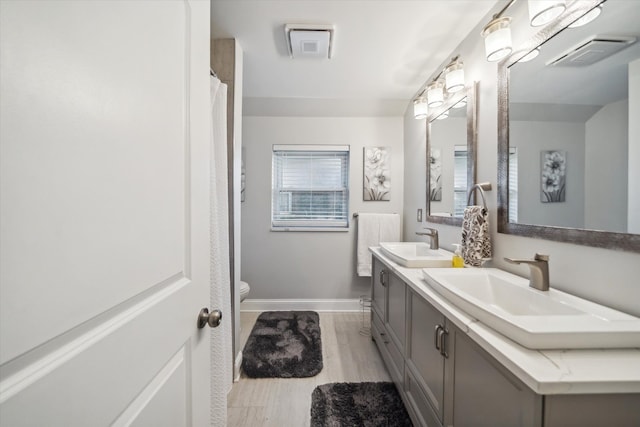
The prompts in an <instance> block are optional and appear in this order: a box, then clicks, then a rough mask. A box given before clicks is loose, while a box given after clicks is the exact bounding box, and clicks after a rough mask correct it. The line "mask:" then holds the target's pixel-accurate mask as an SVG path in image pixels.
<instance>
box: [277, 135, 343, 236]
mask: <svg viewBox="0 0 640 427" xmlns="http://www.w3.org/2000/svg"><path fill="white" fill-rule="evenodd" d="M272 174H273V175H272V180H271V190H272V196H271V226H272V228H274V229H278V228H280V229H289V228H325V229H326V228H346V227H348V225H349V223H348V212H349V146H348V145H347V146H336V145H326V146H325V145H320V146H316V145H274V146H273V165H272Z"/></svg>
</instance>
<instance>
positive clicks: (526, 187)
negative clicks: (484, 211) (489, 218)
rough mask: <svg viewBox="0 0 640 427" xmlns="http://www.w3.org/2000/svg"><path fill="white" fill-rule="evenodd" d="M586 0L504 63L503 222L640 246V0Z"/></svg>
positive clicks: (538, 233) (518, 229)
mask: <svg viewBox="0 0 640 427" xmlns="http://www.w3.org/2000/svg"><path fill="white" fill-rule="evenodd" d="M587 3H589V7H588V8H583V9H580V6H574V7H575V10H574V11H573V12H574V13H573V15H571V14H569V15H568V16H567V18H565V19H563V20H562V21H561V22H560V23H559V24H558V25H557V28H552V29H551V30H547V33H546V34H547V35H548V36H545V34H544V32H542V33H540V34H542V37H541V36H540V34H539V35H538V36H537V37H538V38H540V37H541V38H542V40H540V39H538V40H537V42H540V41H541V42H542V43H538V44H537V45H536V44H535V43H537V42H536V41H532V42H531V43H530V44H529V45H528V46H526V48H525V49H521V50H519V52H520V53H519V54H514V55H512V57H511V58H510V59H508V60H507V61H506V62H505V63H503V64H502V65H501V69H500V73H501V74H500V78H499V82H500V85H501V87H500V88H499V89H500V90H499V94H500V102H499V106H500V111H499V118H500V126H499V127H500V146H499V151H500V152H499V175H500V179H499V187H500V188H499V205H500V208H499V211H498V216H499V220H498V231H499V232H502V233H510V234H520V235H528V236H532V237H533V236H535V237H542V238H547V239H551V240H560V241H570V242H573V243H580V244H587V245H593V246H600V247H609V248H618V249H625V250H635V251H640V236H638V234H640V192H638V191H634V186H633V184H634V183H637V182H639V181H638V180H639V177H640V123H639V121H638V120H637V119H635V120H634V119H633V118H634V117H640V42H639V41H638V39H639V38H640V2H637V1H626V0H608V1H606V2H604V3H603V4H602V5H601V6H600V7H602V12H601V14H600V16H599V17H598V19H596V20H595V21H593V22H591V23H589V24H588V25H584V26H580V27H577V28H564V29H563V27H565V26H566V25H568V24H571V23H572V22H573V21H575V19H576V18H579V17H580V16H582V15H583V14H584V13H586V12H588V11H589V10H591V9H592V8H593V7H594V6H596V5H597V2H587ZM536 47H537V48H539V51H540V53H539V55H538V56H537V58H535V59H534V60H532V61H528V62H522V61H521V62H516V61H517V59H519V57H521V56H522V54H523V52H524V53H526V52H529V51H531V50H532V49H533V48H536ZM634 111H635V113H634Z"/></svg>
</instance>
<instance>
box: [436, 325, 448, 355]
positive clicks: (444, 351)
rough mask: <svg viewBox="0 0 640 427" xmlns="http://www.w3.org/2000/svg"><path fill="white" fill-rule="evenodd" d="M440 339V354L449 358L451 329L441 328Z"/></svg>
mask: <svg viewBox="0 0 640 427" xmlns="http://www.w3.org/2000/svg"><path fill="white" fill-rule="evenodd" d="M438 335H439V340H440V354H441V355H442V356H443V357H444V358H445V359H448V358H449V353H448V352H447V341H446V339H447V335H449V331H447V330H446V329H444V328H441V329H440V332H439V334H438Z"/></svg>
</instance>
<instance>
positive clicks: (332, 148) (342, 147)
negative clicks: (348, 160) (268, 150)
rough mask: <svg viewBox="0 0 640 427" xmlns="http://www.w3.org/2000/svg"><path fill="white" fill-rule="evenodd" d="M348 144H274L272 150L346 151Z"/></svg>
mask: <svg viewBox="0 0 640 427" xmlns="http://www.w3.org/2000/svg"><path fill="white" fill-rule="evenodd" d="M349 147H350V146H349V145H311V144H310V145H302V144H286V145H280V144H274V145H273V148H272V151H346V152H349V151H350V150H349Z"/></svg>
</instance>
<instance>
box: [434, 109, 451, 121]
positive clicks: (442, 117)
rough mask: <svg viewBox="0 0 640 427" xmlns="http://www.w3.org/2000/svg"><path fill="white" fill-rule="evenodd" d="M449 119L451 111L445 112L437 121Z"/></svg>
mask: <svg viewBox="0 0 640 427" xmlns="http://www.w3.org/2000/svg"><path fill="white" fill-rule="evenodd" d="M447 117H449V110H447V111H445V112H444V113H442V114H440V115H439V116H438V117H436V120H444V119H446V118H447Z"/></svg>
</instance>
